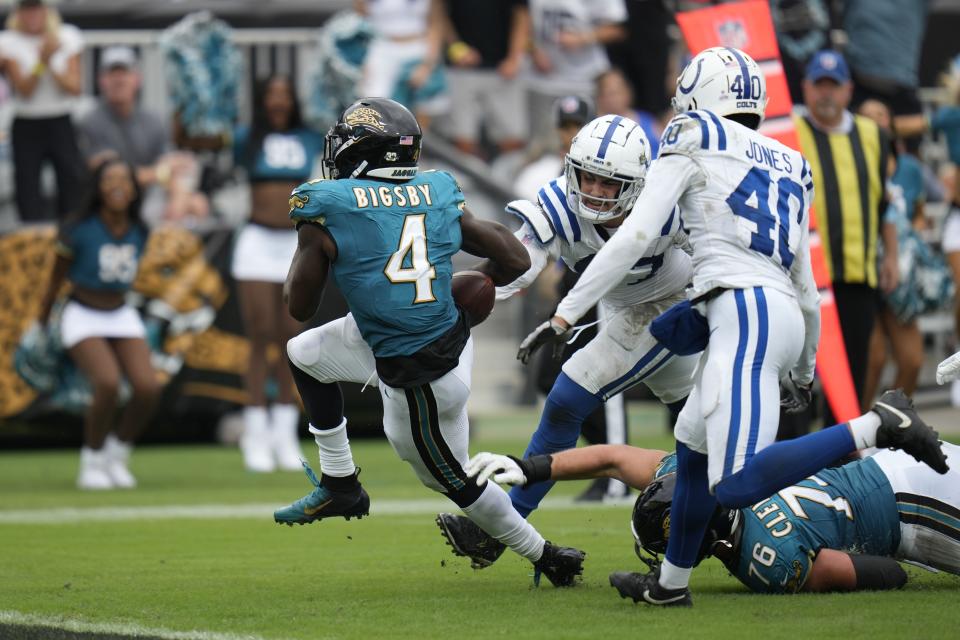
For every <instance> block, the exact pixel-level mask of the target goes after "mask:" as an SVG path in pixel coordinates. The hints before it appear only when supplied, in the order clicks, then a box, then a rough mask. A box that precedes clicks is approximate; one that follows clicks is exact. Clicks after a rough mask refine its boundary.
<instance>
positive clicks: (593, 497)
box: [573, 478, 610, 502]
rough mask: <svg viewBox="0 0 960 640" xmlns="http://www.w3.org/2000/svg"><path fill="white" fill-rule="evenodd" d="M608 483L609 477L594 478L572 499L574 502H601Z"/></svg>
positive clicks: (605, 493)
mask: <svg viewBox="0 0 960 640" xmlns="http://www.w3.org/2000/svg"><path fill="white" fill-rule="evenodd" d="M609 484H610V479H609V478H596V479H595V480H594V481H593V482H591V483H590V486H588V487H587V488H586V490H584V492H583V493H581V494H580V495H578V496H577V497H576V498H574V499H573V501H574V502H603V499H604V498H605V497H606V495H607V485H609Z"/></svg>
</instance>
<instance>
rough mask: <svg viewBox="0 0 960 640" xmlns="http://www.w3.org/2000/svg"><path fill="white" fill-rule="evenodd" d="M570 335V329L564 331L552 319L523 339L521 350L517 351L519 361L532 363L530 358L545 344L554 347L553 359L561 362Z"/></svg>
mask: <svg viewBox="0 0 960 640" xmlns="http://www.w3.org/2000/svg"><path fill="white" fill-rule="evenodd" d="M569 334H570V329H564V328H563V327H562V326H560V325H559V324H558V323H556V322H554V320H553V318H551V319H550V320H547V321H546V322H544V323H542V324H541V325H540V326H538V327H537V328H536V329H534V330H533V331H531V332H530V335H528V336H527V337H526V338H524V339H523V342H521V343H520V350H519V351H517V360H519V361H520V362H522V363H523V364H527V362H529V361H530V356H532V355H533V354H534V353H536V352H537V350H538V349H539V348H540V347H542V346H543V345H545V344H552V345H553V357H554V359H555V360H559V359H560V358H561V357H562V356H563V346H564V344H566V342H567V338H568V336H569Z"/></svg>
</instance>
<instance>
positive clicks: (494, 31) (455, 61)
mask: <svg viewBox="0 0 960 640" xmlns="http://www.w3.org/2000/svg"><path fill="white" fill-rule="evenodd" d="M447 14H448V16H449V17H450V32H449V33H448V34H447V41H448V42H449V43H450V44H449V46H448V47H447V61H448V63H449V67H448V69H447V79H448V81H449V82H450V97H451V110H450V130H451V133H452V138H453V142H454V144H456V145H457V147H458V148H459V149H460V150H461V151H463V152H465V153H469V154H472V155H475V156H482V153H481V150H480V147H479V144H478V143H479V140H480V133H481V128H485V129H486V132H487V134H488V135H489V137H490V138H491V140H492V141H493V142H494V143H495V144H496V145H497V151H498V152H499V153H509V152H511V151H518V150H520V149H523V148H524V146H525V145H526V136H527V133H528V127H527V119H526V114H527V105H526V95H525V93H524V90H523V87H522V86H521V84H520V83H519V82H518V81H517V74H519V73H520V67H521V64H522V63H523V59H524V56H525V55H526V50H527V42H528V38H529V31H530V14H529V12H528V11H527V7H526V0H489V1H487V2H483V3H479V2H458V1H457V0H447Z"/></svg>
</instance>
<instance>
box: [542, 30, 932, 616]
mask: <svg viewBox="0 0 960 640" xmlns="http://www.w3.org/2000/svg"><path fill="white" fill-rule="evenodd" d="M766 103H767V95H766V83H765V80H764V77H763V74H762V73H761V71H760V68H759V67H758V66H757V63H756V62H754V60H753V59H751V58H750V57H749V56H748V55H747V54H745V53H743V52H742V51H739V50H737V49H733V48H723V47H716V48H711V49H706V50H705V51H702V52H701V53H700V54H698V55H697V56H696V57H695V58H694V59H693V60H692V61H691V62H690V64H689V65H687V67H686V68H685V69H684V71H683V73H682V74H681V75H680V77H679V78H678V79H677V92H676V96H675V98H674V109H675V111H676V112H677V114H678V115H677V116H676V117H674V119H673V120H672V121H671V122H670V123H669V124H668V126H667V128H666V129H665V131H664V134H663V138H662V139H661V144H660V157H659V158H658V159H657V161H656V162H655V163H654V164H653V166H652V167H651V169H650V172H649V173H648V175H647V185H646V188H645V189H644V190H643V192H642V193H641V194H640V197H639V198H638V199H637V202H636V203H635V204H634V213H633V214H632V215H630V216H629V217H628V218H627V219H626V221H625V222H624V224H623V226H622V227H621V229H620V230H619V232H618V233H617V235H616V236H614V237H613V238H611V239H610V241H609V242H607V243H606V244H605V245H604V247H603V248H602V249H601V250H600V251H599V252H598V253H597V256H596V257H595V258H594V260H593V261H592V262H591V264H590V266H589V267H588V268H587V270H586V271H585V272H584V274H583V275H582V276H581V278H580V280H579V282H578V283H577V285H576V286H575V287H574V288H573V289H572V290H571V291H570V293H569V294H568V295H567V296H566V297H565V298H564V300H563V301H561V303H560V305H559V307H558V308H557V312H556V315H555V316H554V318H552V319H551V320H550V321H549V322H548V323H544V325H543V326H542V328H541V330H540V333H539V335H537V336H536V337H535V338H534V342H537V343H541V344H544V343H548V342H552V341H556V340H558V339H562V336H563V335H565V333H566V332H567V331H568V330H569V328H570V326H571V325H572V324H573V323H574V322H576V320H577V319H579V318H580V317H581V316H582V315H583V313H584V312H586V310H587V309H589V308H590V306H591V305H593V304H594V303H595V302H596V300H597V299H599V298H600V297H602V296H603V295H605V294H606V292H607V291H608V290H610V289H611V288H613V287H614V286H615V285H616V283H618V282H619V281H620V280H621V278H622V276H623V274H624V273H626V272H627V270H628V269H630V267H631V266H632V265H633V264H634V263H635V262H636V260H637V257H639V256H642V255H644V254H645V253H646V251H647V250H648V247H649V246H650V244H651V242H653V241H656V240H657V239H658V238H659V231H660V229H662V228H663V226H664V225H665V224H666V222H667V220H669V218H670V216H671V215H675V214H674V207H675V206H676V205H677V204H678V203H679V205H680V212H681V224H682V226H683V228H684V229H685V230H686V232H687V233H688V235H689V240H690V244H691V246H692V247H693V287H692V289H691V291H690V292H689V294H688V295H689V297H690V300H689V301H686V302H684V303H681V304H680V305H678V306H677V307H675V308H674V309H671V310H670V311H668V312H667V313H666V314H664V316H661V317H660V318H658V319H657V320H656V321H655V322H654V323H653V326H652V327H651V330H652V332H653V333H654V335H655V336H656V337H657V338H658V339H659V340H660V341H661V342H663V343H664V344H665V345H666V346H667V347H668V348H669V349H671V350H672V351H674V352H676V353H695V352H697V351H699V350H704V353H703V356H702V357H701V360H700V364H699V367H698V369H697V373H696V376H695V378H694V388H693V391H692V392H691V394H690V396H689V398H688V400H687V403H686V405H685V406H684V408H683V410H682V411H681V413H680V417H679V419H678V421H677V426H676V430H675V436H676V438H677V461H678V471H677V486H676V490H675V493H674V501H673V504H674V506H675V508H674V509H673V510H672V512H671V522H670V538H669V545H668V548H667V553H666V561H665V562H664V563H663V565H662V567H661V569H660V570H659V571H657V572H655V573H651V574H647V575H643V574H614V575H615V576H619V575H629V576H630V580H631V581H632V583H631V584H629V585H619V584H618V585H615V586H618V588H620V591H621V592H624V591H626V592H628V593H633V594H635V595H636V597H637V599H638V600H639V599H641V598H642V599H643V600H645V601H646V602H648V603H650V604H655V605H688V606H689V605H690V604H692V599H691V597H690V591H689V589H688V587H687V585H688V583H689V577H690V572H691V571H692V568H693V565H694V562H695V560H696V554H697V550H698V548H699V545H700V541H701V540H702V539H703V534H704V531H705V529H706V526H707V523H708V521H709V518H710V516H711V514H712V513H713V510H714V509H715V508H716V505H717V502H719V503H720V504H721V505H723V506H725V507H728V508H740V507H745V506H749V505H751V504H754V503H756V502H758V501H760V500H762V499H764V498H765V497H767V496H769V495H771V494H773V493H775V492H776V491H779V490H780V489H782V488H784V487H786V486H789V485H791V484H793V483H795V482H798V481H800V480H802V479H803V478H805V477H807V476H809V475H811V474H813V473H815V472H816V471H818V470H820V469H821V468H822V467H823V466H825V465H827V464H829V463H830V462H833V461H835V460H837V459H838V458H841V457H842V456H844V455H846V454H848V453H850V452H851V451H854V450H856V449H859V448H865V447H872V446H878V447H891V448H900V449H903V450H904V451H906V452H907V453H909V454H911V455H913V456H914V457H915V458H917V459H918V460H922V461H923V462H926V463H927V464H929V465H930V466H931V467H933V468H934V469H936V470H937V471H939V472H940V473H945V472H946V471H947V464H946V461H945V457H944V454H943V452H942V451H941V450H940V446H939V441H938V439H937V434H936V432H934V431H933V430H932V429H930V427H928V426H927V425H925V424H924V423H923V421H922V420H920V418H919V416H917V414H916V413H915V412H914V410H913V407H912V404H911V403H910V401H909V399H908V398H906V396H904V395H903V394H902V393H893V394H885V396H884V398H883V400H884V401H882V402H878V403H877V404H876V405H875V406H874V408H873V410H872V411H870V412H868V413H867V414H865V415H863V416H860V417H858V418H854V419H853V420H851V421H850V422H849V423H844V424H841V425H836V426H834V427H830V428H827V429H824V430H822V431H819V432H816V433H813V434H810V435H808V436H805V437H803V438H798V439H796V440H789V441H785V442H778V443H776V444H772V443H773V441H774V439H775V437H776V433H777V426H778V422H779V409H780V404H781V398H780V382H781V381H783V383H784V384H783V389H784V392H785V394H784V405H785V406H786V407H788V408H792V409H796V408H798V407H805V406H806V403H808V402H809V399H810V391H809V388H810V383H811V381H812V380H813V374H814V364H815V356H816V348H817V342H818V340H819V332H820V326H819V323H820V317H819V297H818V294H817V289H816V285H815V283H814V280H813V273H812V269H811V266H810V256H809V248H808V230H807V225H808V221H809V206H810V201H811V199H812V198H811V196H812V192H813V182H812V177H811V173H810V168H809V165H808V164H807V162H806V161H805V160H804V159H803V157H802V156H801V155H800V154H799V153H798V152H796V151H794V150H792V149H789V148H788V147H786V146H784V145H782V144H780V143H778V142H776V141H775V140H772V139H770V138H767V137H765V136H763V135H761V134H760V133H758V132H757V128H758V127H759V126H760V122H761V121H762V119H763V113H764V108H765V107H766ZM768 445H769V446H768ZM613 578H614V576H611V579H613Z"/></svg>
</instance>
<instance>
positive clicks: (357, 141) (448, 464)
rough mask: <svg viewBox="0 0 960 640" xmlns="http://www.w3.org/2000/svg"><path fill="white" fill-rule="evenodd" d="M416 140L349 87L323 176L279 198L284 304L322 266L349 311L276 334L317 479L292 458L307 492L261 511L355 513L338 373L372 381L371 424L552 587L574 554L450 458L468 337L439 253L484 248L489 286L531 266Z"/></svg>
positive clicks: (297, 302) (392, 114) (412, 124)
mask: <svg viewBox="0 0 960 640" xmlns="http://www.w3.org/2000/svg"><path fill="white" fill-rule="evenodd" d="M420 145H421V132H420V127H419V126H418V125H417V121H416V119H415V118H414V117H413V115H412V114H411V113H410V112H409V111H408V110H407V109H406V108H405V107H404V106H402V105H401V104H399V103H397V102H395V101H393V100H388V99H385V98H366V99H362V100H360V101H358V102H356V103H354V104H353V105H351V106H350V107H348V108H347V109H346V110H345V111H344V112H343V114H342V116H341V117H340V119H339V121H338V122H337V123H336V124H335V125H334V126H333V127H332V128H331V129H330V131H329V132H328V133H327V136H326V140H325V145H324V159H323V161H324V179H322V180H313V181H310V182H308V183H306V184H303V185H301V186H299V187H298V188H296V189H295V190H294V192H293V194H292V196H291V198H290V205H291V208H290V217H291V218H292V219H293V220H294V221H296V224H297V233H298V247H297V252H296V255H295V256H294V258H293V263H292V265H291V267H290V272H289V275H288V276H287V282H286V284H285V288H284V297H285V300H286V303H287V307H288V309H289V311H290V314H291V315H292V316H293V317H295V318H297V319H298V320H301V321H305V320H308V319H309V318H310V317H311V316H312V315H313V314H314V313H315V312H316V310H317V307H318V306H319V304H320V300H321V296H322V294H323V288H324V284H325V282H326V279H327V274H328V273H332V275H333V278H334V280H335V281H336V283H337V286H338V288H339V289H340V291H341V292H342V293H343V295H344V297H345V298H346V300H347V305H348V307H349V309H350V313H349V314H347V315H346V316H345V317H343V318H340V319H338V320H334V321H333V322H330V323H327V324H325V325H323V326H321V327H318V328H316V329H312V330H309V331H306V332H304V333H302V334H300V335H299V336H297V337H295V338H293V339H292V340H290V341H289V342H288V343H287V355H288V357H289V360H290V364H291V370H292V371H293V375H294V380H295V381H296V384H297V388H298V389H299V391H300V395H301V397H302V398H303V402H304V406H305V408H306V412H307V416H308V418H309V419H310V432H311V433H313V434H314V437H315V439H316V441H317V445H318V447H319V449H320V470H321V477H320V479H317V478H316V476H315V475H314V473H313V471H312V470H311V469H310V468H309V466H307V465H306V464H304V466H305V468H306V472H307V476H308V477H309V479H310V481H311V482H312V484H313V485H314V489H313V491H312V492H311V493H309V494H308V495H307V496H305V497H304V498H301V499H300V500H297V501H296V502H294V503H293V504H291V505H289V506H287V507H284V508H282V509H279V510H277V511H276V512H275V514H274V519H275V520H276V521H277V522H279V523H285V524H294V523H297V524H305V523H309V522H313V521H314V520H320V519H322V518H329V517H337V516H342V517H345V518H347V519H349V518H351V517H357V518H359V517H361V516H365V515H367V513H368V510H369V504H370V500H369V498H368V497H367V494H366V492H365V491H364V490H363V488H362V487H361V486H360V483H359V482H358V480H357V474H358V469H357V468H356V466H355V465H354V461H353V456H352V454H351V452H350V446H349V441H348V438H347V432H346V425H347V421H346V419H345V418H344V416H343V399H342V396H341V393H340V388H339V386H338V382H340V381H350V382H357V383H361V384H364V383H371V382H374V381H376V382H375V383H376V384H377V385H378V386H379V389H380V394H381V397H382V399H383V409H384V416H383V426H384V432H385V433H386V436H387V438H388V440H389V441H390V444H391V445H392V446H393V448H394V450H395V451H396V452H397V454H398V455H399V456H400V457H401V458H402V459H403V460H405V461H406V462H408V463H409V464H410V465H411V466H412V467H413V469H414V471H415V472H416V474H417V476H418V477H419V479H420V481H421V482H423V484H425V485H426V486H428V487H430V488H431V489H434V490H436V491H439V492H441V493H443V494H445V495H446V496H447V497H448V498H450V499H451V500H452V501H453V502H455V503H456V504H457V505H458V506H459V507H460V508H461V509H462V510H463V512H464V513H465V514H466V515H467V516H468V517H469V518H470V519H471V520H472V521H473V522H475V523H476V524H477V525H478V526H479V527H481V528H482V529H483V530H484V531H486V532H488V533H489V534H490V535H491V536H493V537H494V538H496V539H498V540H500V541H501V542H502V543H504V544H506V545H507V546H508V547H510V548H511V549H513V550H514V551H516V552H517V553H518V554H520V555H522V556H524V557H525V558H527V559H529V560H530V561H531V562H533V564H534V567H535V568H536V573H535V576H536V577H535V579H536V580H537V581H538V582H539V576H540V574H541V573H542V574H544V575H546V576H547V578H548V579H549V580H550V581H551V582H552V583H553V584H554V585H557V586H570V585H573V584H574V583H575V582H576V580H577V579H578V577H579V574H580V573H581V571H582V562H583V557H584V554H583V553H582V552H580V551H578V550H576V549H571V548H565V547H560V546H556V545H552V544H550V543H549V542H546V541H544V539H543V538H542V537H541V536H540V534H539V533H538V532H537V531H536V530H535V529H534V528H533V527H532V526H530V524H528V523H527V522H526V521H525V520H524V519H523V518H522V517H521V516H520V514H518V513H517V512H516V511H515V510H514V508H513V506H512V505H511V503H510V499H509V498H508V497H507V494H506V493H505V492H504V491H503V489H501V488H500V487H499V486H498V485H496V484H494V483H492V482H490V483H480V484H479V485H478V484H477V483H476V482H474V481H472V480H470V479H468V478H467V474H466V472H465V471H464V468H463V466H464V464H465V463H466V462H467V459H468V455H467V445H468V433H469V431H468V422H467V411H466V402H467V398H468V396H469V395H470V374H471V372H470V369H471V364H472V362H473V341H472V339H471V337H470V325H469V322H468V319H467V317H466V315H465V314H464V312H463V311H462V310H461V309H460V308H459V307H457V306H456V304H455V303H454V300H453V295H452V293H451V286H450V284H451V276H452V274H453V265H452V263H451V258H452V257H453V255H454V254H455V253H457V252H458V251H460V250H461V249H463V250H464V251H466V252H467V253H470V254H472V255H475V256H479V257H482V258H486V260H485V261H483V262H482V263H481V264H480V265H479V266H478V267H477V269H478V270H480V271H482V272H484V273H486V274H487V275H489V276H490V278H491V279H492V280H493V282H494V283H495V284H496V285H498V286H499V285H505V284H508V283H510V282H512V281H513V280H514V279H516V278H517V277H519V276H520V275H521V274H523V273H524V272H525V271H526V270H527V269H528V268H529V267H530V261H529V258H528V257H527V252H526V250H525V249H524V247H523V245H522V244H520V242H519V241H518V240H517V239H516V238H514V236H513V234H511V233H510V231H509V230H507V229H506V227H503V226H502V225H499V224H496V223H493V222H486V221H481V220H479V219H477V218H475V217H474V216H472V215H471V214H470V212H469V210H467V209H466V208H465V206H464V197H463V193H462V192H461V191H460V186H459V185H458V184H457V182H456V180H455V179H454V178H453V176H451V175H450V174H448V173H445V172H442V171H424V172H421V171H419V167H418V166H417V165H418V160H419V157H420Z"/></svg>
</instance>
